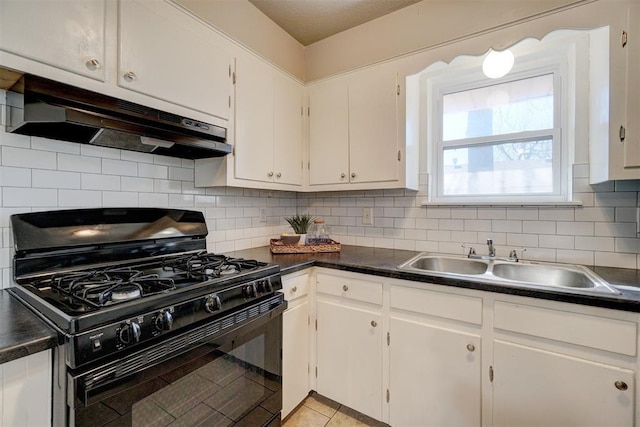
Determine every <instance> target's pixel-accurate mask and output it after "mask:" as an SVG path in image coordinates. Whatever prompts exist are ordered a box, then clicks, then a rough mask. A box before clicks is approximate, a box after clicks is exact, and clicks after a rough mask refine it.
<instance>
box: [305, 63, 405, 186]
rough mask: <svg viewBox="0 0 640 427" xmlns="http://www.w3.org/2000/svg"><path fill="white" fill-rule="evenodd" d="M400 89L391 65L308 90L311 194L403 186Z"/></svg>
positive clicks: (331, 81) (318, 84) (370, 69)
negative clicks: (312, 192) (324, 191)
mask: <svg viewBox="0 0 640 427" xmlns="http://www.w3.org/2000/svg"><path fill="white" fill-rule="evenodd" d="M399 89H400V88H399V86H398V80H397V73H396V71H395V69H394V68H393V67H392V66H390V65H385V66H379V67H372V68H368V69H366V70H363V71H359V72H357V73H354V74H349V75H346V76H341V77H338V78H334V79H331V80H327V81H324V82H321V83H317V84H314V85H312V86H310V87H309V92H308V94H309V106H310V117H309V158H310V168H309V184H310V185H311V189H312V190H330V189H338V190H340V189H342V190H347V189H355V188H357V189H366V188H397V187H404V186H405V181H404V180H403V179H401V177H403V174H402V172H403V167H404V165H405V163H404V161H403V159H402V157H403V152H404V150H403V148H402V147H401V145H400V144H399V143H398V141H399V135H400V133H399V129H398V123H399V122H400V120H399V110H398V102H399V98H400V90H399ZM336 184H349V185H346V186H344V185H343V186H336ZM315 186H322V187H315Z"/></svg>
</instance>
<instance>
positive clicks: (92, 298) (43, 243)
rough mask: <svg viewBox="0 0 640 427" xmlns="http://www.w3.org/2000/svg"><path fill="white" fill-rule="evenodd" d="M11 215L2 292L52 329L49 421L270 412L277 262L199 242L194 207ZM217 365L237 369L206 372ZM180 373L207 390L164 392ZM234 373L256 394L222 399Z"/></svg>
mask: <svg viewBox="0 0 640 427" xmlns="http://www.w3.org/2000/svg"><path fill="white" fill-rule="evenodd" d="M11 225H12V229H13V233H14V242H15V248H16V252H15V257H14V277H15V281H16V286H14V287H13V288H11V289H10V290H9V292H11V293H12V295H13V296H15V297H16V298H18V299H19V300H21V301H22V302H23V303H25V304H26V305H27V306H28V307H30V308H31V309H32V310H33V311H34V312H36V313H37V314H38V315H39V316H41V317H42V318H43V319H45V321H47V322H48V323H49V324H51V325H52V326H53V327H55V328H56V329H57V330H58V331H59V333H60V342H61V344H60V346H58V348H57V349H56V350H55V352H54V354H55V359H56V360H55V361H54V371H55V373H56V375H57V376H58V378H57V379H54V386H55V385H56V383H58V385H60V384H61V386H60V390H59V391H58V392H57V396H56V393H54V408H53V413H54V420H53V421H54V425H89V424H90V425H92V426H94V427H95V426H98V425H109V423H114V422H115V423H116V424H117V425H137V424H138V425H147V423H151V422H152V420H155V418H154V416H156V417H159V419H163V420H165V421H170V422H173V421H175V420H181V422H183V423H184V421H185V420H186V419H191V418H193V417H195V418H193V419H194V420H197V421H198V423H200V422H202V419H201V418H202V417H205V418H204V419H207V416H208V417H222V420H223V421H224V422H227V423H228V424H234V423H236V422H242V420H243V419H245V418H246V417H248V416H251V417H255V416H256V415H255V414H256V413H260V414H261V415H262V419H263V421H264V423H263V424H264V425H272V424H274V423H276V422H279V419H280V416H279V411H280V405H279V404H278V403H276V402H281V391H280V384H281V341H282V336H281V334H282V332H281V322H282V320H281V313H282V311H284V309H285V308H286V302H284V299H283V295H282V294H281V293H280V292H278V291H279V290H280V289H281V288H282V283H281V279H280V270H279V267H278V266H277V265H274V264H267V263H262V262H259V261H255V260H247V259H236V258H231V257H227V256H224V255H221V254H213V253H208V252H207V251H206V249H205V248H206V243H205V237H206V235H207V227H206V223H205V220H204V217H203V215H202V213H200V212H196V211H186V210H175V209H155V208H116V209H112V208H101V209H79V210H65V211H51V212H38V213H27V214H19V215H14V216H12V217H11ZM217 365H220V366H223V365H224V366H226V368H227V369H232V370H233V371H234V372H236V373H237V377H234V381H232V382H231V383H227V382H228V378H227V375H226V374H224V373H223V372H221V374H220V376H219V377H216V376H211V375H210V371H215V370H216V369H215V366H217ZM230 367H232V368H230ZM236 368H237V369H236ZM220 369H222V368H218V370H220ZM234 369H235V370H234ZM207 372H209V374H208V373H207ZM185 381H195V382H196V383H202V384H201V386H200V387H198V388H199V389H202V390H209V393H204V394H203V395H202V396H201V398H200V399H199V400H198V399H196V401H193V402H190V403H192V404H193V407H190V406H189V405H190V403H185V404H184V405H181V406H180V408H179V409H176V408H174V407H173V406H172V405H171V404H170V403H167V402H164V403H163V400H162V398H161V396H162V393H163V392H164V391H163V390H165V389H166V388H173V389H176V387H177V386H176V384H178V383H180V384H181V383H184V382H185ZM247 381H248V382H249V383H247ZM239 384H240V385H239ZM265 384H268V385H265ZM232 385H233V387H240V389H241V390H243V389H245V388H246V387H253V386H254V385H256V387H257V388H256V393H255V396H254V397H253V398H250V399H248V401H247V402H245V403H244V404H241V405H240V406H238V405H237V402H236V403H234V404H233V405H229V404H228V400H229V399H232V400H233V399H234V398H233V397H230V396H223V394H225V393H228V391H225V390H229V387H231V389H233V387H232ZM165 393H166V392H165ZM241 394H242V393H239V395H241ZM192 397H193V396H192V393H183V394H180V393H178V394H177V395H176V397H175V398H176V399H178V400H180V399H183V400H185V402H186V401H190V400H193V399H192ZM127 399H128V400H129V401H128V403H127V404H124V405H123V404H122V402H126V401H127ZM266 402H268V404H267V403H266ZM163 405H164V406H163ZM265 406H266V407H267V408H265ZM137 407H141V408H144V410H142V409H141V410H139V411H137V409H136V408H137ZM148 407H151V408H152V409H153V410H152V411H151V413H153V414H155V415H154V416H150V415H149V413H150V412H149V408H148ZM185 408H186V409H185ZM238 408H242V409H241V410H240V409H238ZM105 412H108V413H109V415H108V416H106V417H103V416H102V415H100V416H99V417H98V416H97V415H96V414H103V413H105ZM183 412H184V413H183ZM194 413H197V414H198V416H196V415H194ZM143 414H144V415H143ZM187 416H189V417H191V418H185V417H187ZM96 417H98V418H96ZM140 417H142V418H140ZM252 419H253V418H252ZM102 421H105V422H104V423H103V424H101V422H102ZM156 421H157V420H156ZM156 421H153V422H154V423H155V422H156ZM161 424H162V423H161V422H160V424H154V425H161ZM195 424H197V423H195V422H194V425H195Z"/></svg>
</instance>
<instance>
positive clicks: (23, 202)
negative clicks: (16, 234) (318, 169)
mask: <svg viewBox="0 0 640 427" xmlns="http://www.w3.org/2000/svg"><path fill="white" fill-rule="evenodd" d="M4 109H5V92H4V91H0V113H1V118H0V126H1V129H0V237H1V239H0V289H1V288H6V287H8V286H10V285H11V281H12V274H13V273H12V271H11V262H12V258H13V249H12V248H13V241H12V234H11V230H10V228H9V217H10V216H11V215H12V214H14V213H24V212H31V211H36V210H54V209H75V208H88V207H101V206H125V207H137V206H149V207H172V208H185V209H194V210H199V211H202V212H203V213H204V215H205V218H206V220H207V226H208V229H209V235H208V237H207V248H208V249H209V250H210V251H214V252H228V251H233V250H237V249H246V248H251V247H256V246H264V245H266V244H268V243H269V239H270V238H273V237H277V236H279V235H280V233H281V232H282V231H284V230H286V229H287V227H285V225H286V222H284V220H283V218H284V217H285V216H289V215H293V214H294V213H295V211H296V194H295V193H287V192H278V191H261V190H250V189H242V188H240V189H237V188H207V189H206V190H205V189H204V188H194V186H193V184H194V162H193V161H192V160H184V159H176V158H171V157H165V156H157V155H151V154H145V153H136V152H131V151H122V150H117V149H112V148H103V147H94V146H91V145H82V144H75V143H70V142H62V141H54V140H49V139H44V138H38V137H28V136H23V135H14V134H9V133H6V132H4V125H5V124H4V120H5V113H4ZM261 207H266V208H267V222H261V221H260V208H261Z"/></svg>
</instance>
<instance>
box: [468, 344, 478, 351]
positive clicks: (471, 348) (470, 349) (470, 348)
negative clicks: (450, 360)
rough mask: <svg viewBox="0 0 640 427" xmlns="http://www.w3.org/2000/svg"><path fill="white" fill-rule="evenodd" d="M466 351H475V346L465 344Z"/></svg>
mask: <svg viewBox="0 0 640 427" xmlns="http://www.w3.org/2000/svg"><path fill="white" fill-rule="evenodd" d="M467 350H469V351H476V346H475V345H473V344H467Z"/></svg>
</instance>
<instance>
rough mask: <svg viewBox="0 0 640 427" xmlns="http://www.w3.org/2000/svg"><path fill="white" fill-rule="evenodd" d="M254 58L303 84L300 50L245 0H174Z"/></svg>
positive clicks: (296, 44)
mask: <svg viewBox="0 0 640 427" xmlns="http://www.w3.org/2000/svg"><path fill="white" fill-rule="evenodd" d="M175 1H176V3H178V4H180V5H182V6H184V7H185V8H187V9H189V10H190V11H191V12H192V13H194V14H195V15H197V16H198V17H200V18H201V19H202V20H204V21H206V22H208V23H209V24H211V25H213V26H214V27H216V28H217V29H218V30H220V31H222V32H223V33H225V34H227V35H228V36H229V37H231V38H233V39H234V40H236V41H237V42H238V43H240V44H242V45H244V46H245V47H247V48H249V49H250V50H252V51H254V52H255V53H257V54H258V55H260V56H262V57H263V58H265V59H267V60H268V61H270V62H272V63H273V64H275V65H276V66H278V67H280V68H282V69H283V70H284V71H287V72H288V73H290V74H291V75H293V76H294V77H296V78H298V79H299V80H302V81H304V79H305V75H304V47H303V46H302V45H301V44H300V43H299V42H298V41H297V40H296V39H294V38H293V37H291V36H290V35H289V34H288V33H287V32H285V31H284V30H283V29H282V28H280V27H279V26H278V25H276V24H275V23H274V22H273V21H271V20H270V19H269V18H267V16H266V15H265V14H264V13H262V12H261V11H260V10H259V9H258V8H257V7H255V6H254V5H252V4H251V3H249V1H248V0H215V1H210V0H175Z"/></svg>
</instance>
